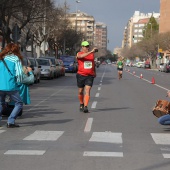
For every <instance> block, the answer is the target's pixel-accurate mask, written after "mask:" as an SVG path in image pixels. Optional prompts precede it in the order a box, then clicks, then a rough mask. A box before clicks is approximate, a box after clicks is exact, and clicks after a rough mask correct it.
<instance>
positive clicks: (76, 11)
mask: <svg viewBox="0 0 170 170" xmlns="http://www.w3.org/2000/svg"><path fill="white" fill-rule="evenodd" d="M78 3H80V1H76V25H75V31H76V35H77V4H78ZM76 50H77V43H75V55H76Z"/></svg>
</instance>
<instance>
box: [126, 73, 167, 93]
mask: <svg viewBox="0 0 170 170" xmlns="http://www.w3.org/2000/svg"><path fill="white" fill-rule="evenodd" d="M128 73H129V72H128ZM130 74H131V75H133V74H132V73H130ZM133 76H135V77H138V78H140V77H139V76H137V75H133ZM140 79H141V80H144V81H146V82H148V83H150V84H152V82H151V81H149V80H147V79H144V78H140ZM153 85H155V86H157V87H159V88H161V89H164V90H166V91H169V89H167V88H165V87H163V86H160V85H158V84H153Z"/></svg>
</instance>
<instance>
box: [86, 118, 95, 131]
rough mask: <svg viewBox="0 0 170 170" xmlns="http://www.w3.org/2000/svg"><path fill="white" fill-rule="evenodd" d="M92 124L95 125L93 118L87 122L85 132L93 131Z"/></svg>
mask: <svg viewBox="0 0 170 170" xmlns="http://www.w3.org/2000/svg"><path fill="white" fill-rule="evenodd" d="M92 123H93V118H88V120H87V122H86V126H85V128H84V132H90V131H91V127H92Z"/></svg>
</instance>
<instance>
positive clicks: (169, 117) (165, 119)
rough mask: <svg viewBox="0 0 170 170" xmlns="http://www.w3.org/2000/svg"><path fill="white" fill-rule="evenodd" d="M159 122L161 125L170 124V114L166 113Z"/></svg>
mask: <svg viewBox="0 0 170 170" xmlns="http://www.w3.org/2000/svg"><path fill="white" fill-rule="evenodd" d="M158 122H159V123H160V124H161V125H170V114H166V115H163V116H161V117H159V118H158Z"/></svg>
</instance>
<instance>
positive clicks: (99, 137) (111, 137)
mask: <svg viewBox="0 0 170 170" xmlns="http://www.w3.org/2000/svg"><path fill="white" fill-rule="evenodd" d="M89 141H91V142H105V143H117V144H120V143H121V144H122V133H112V132H93V134H92V137H91V138H90V140H89Z"/></svg>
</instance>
